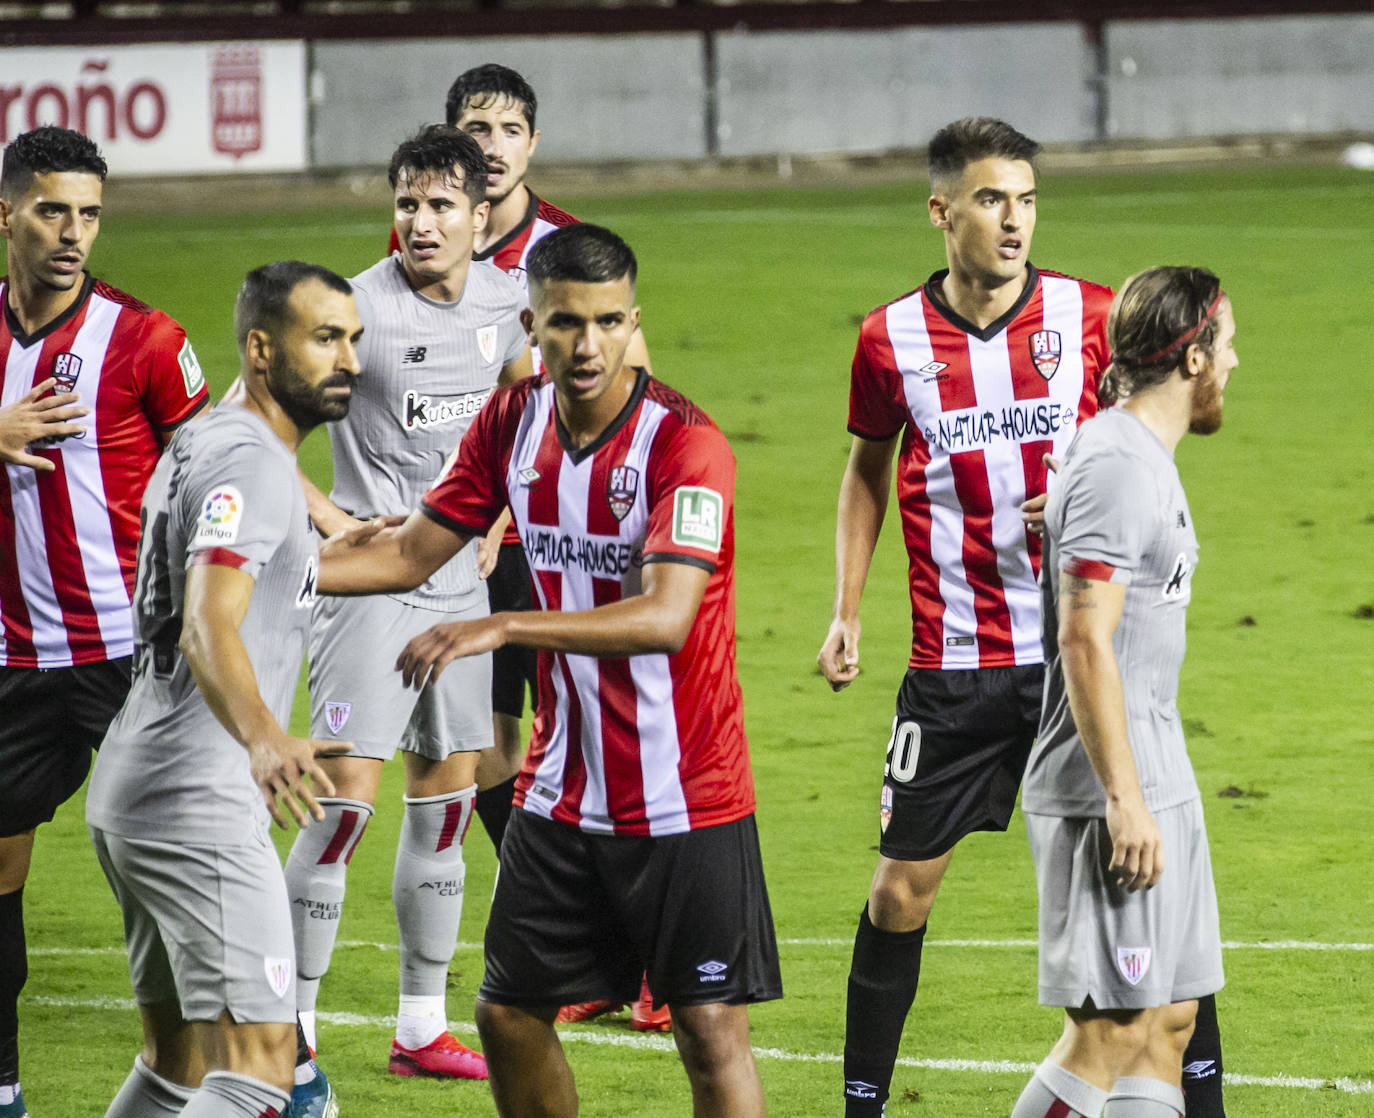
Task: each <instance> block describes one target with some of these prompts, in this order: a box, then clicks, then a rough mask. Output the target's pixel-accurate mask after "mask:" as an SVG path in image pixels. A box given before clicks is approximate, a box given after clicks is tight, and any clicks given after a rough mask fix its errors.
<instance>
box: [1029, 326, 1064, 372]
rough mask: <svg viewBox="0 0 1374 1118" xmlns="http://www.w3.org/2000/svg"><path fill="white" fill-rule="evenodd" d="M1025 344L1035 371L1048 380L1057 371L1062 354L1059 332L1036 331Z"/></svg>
mask: <svg viewBox="0 0 1374 1118" xmlns="http://www.w3.org/2000/svg"><path fill="white" fill-rule="evenodd" d="M1027 344H1028V345H1029V346H1030V355H1031V360H1032V361H1033V362H1035V371H1036V372H1037V373H1039V374H1040V375H1041V376H1042V377H1044V378H1045V379H1046V380H1049V379H1050V377H1052V376H1054V374H1055V372H1056V371H1057V370H1058V368H1059V358H1060V356H1061V355H1062V353H1063V345H1062V343H1061V342H1060V340H1059V331H1058V330H1037V331H1036V332H1035V333H1034V334H1032V335H1031V336H1030V338H1029V340H1028V343H1027Z"/></svg>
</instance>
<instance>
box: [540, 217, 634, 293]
mask: <svg viewBox="0 0 1374 1118" xmlns="http://www.w3.org/2000/svg"><path fill="white" fill-rule="evenodd" d="M525 270H526V272H527V274H528V275H529V280H530V283H531V284H542V283H547V282H548V281H549V280H571V281H572V282H573V283H614V282H615V281H616V280H618V279H623V278H624V277H625V276H629V277H630V287H631V288H633V287H634V285H635V278H636V277H637V276H638V274H639V264H638V262H636V260H635V254H634V252H633V250H631V248H630V246H629V245H627V244H626V243H625V242H624V241H622V240H621V239H620V238H619V237H617V236H616V235H615V234H614V233H612V232H611V231H610V230H609V229H603V228H602V227H601V226H600V225H565V226H563V227H562V228H561V229H555V230H554V231H553V232H552V233H550V234H548V235H547V236H545V237H542V238H541V239H540V240H539V242H538V243H537V244H536V245H535V246H534V248H532V249H530V255H529V258H528V259H527V260H526V261H525Z"/></svg>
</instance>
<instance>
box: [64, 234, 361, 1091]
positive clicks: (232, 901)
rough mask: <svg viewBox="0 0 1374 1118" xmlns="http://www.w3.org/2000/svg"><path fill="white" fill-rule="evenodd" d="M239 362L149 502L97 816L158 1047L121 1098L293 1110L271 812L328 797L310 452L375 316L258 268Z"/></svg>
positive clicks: (91, 805) (148, 1050)
mask: <svg viewBox="0 0 1374 1118" xmlns="http://www.w3.org/2000/svg"><path fill="white" fill-rule="evenodd" d="M234 329H235V334H236V336H237V339H238V346H239V353H240V368H239V378H238V380H237V381H235V383H234V384H233V386H231V388H230V389H229V392H228V393H227V394H226V396H225V399H224V401H223V402H221V404H220V405H219V406H218V407H216V408H215V409H214V410H213V411H212V412H211V413H210V414H209V415H208V416H207V417H206V418H205V419H203V420H201V421H199V422H197V423H195V424H192V425H191V426H189V427H187V428H186V429H185V430H183V431H182V432H180V433H179V434H178V436H177V438H176V440H175V441H174V442H173V443H172V445H171V447H170V448H169V449H168V451H167V454H166V455H165V456H164V457H163V460H162V461H161V462H160V463H159V464H158V468H157V471H156V472H155V474H154V475H153V480H152V482H151V483H150V484H149V486H148V493H147V496H146V498H145V500H144V503H143V523H144V532H143V538H142V541H141V542H140V545H139V561H138V581H137V585H136V589H135V600H134V618H135V621H134V624H135V632H136V639H137V643H136V652H135V657H134V659H135V665H136V666H135V668H134V683H133V687H132V689H131V691H130V693H129V700H128V702H127V703H126V704H125V706H124V708H123V709H122V710H121V711H120V713H119V715H118V716H117V717H116V718H115V720H114V722H113V723H112V724H111V726H110V730H109V733H108V734H107V735H106V737H105V741H104V743H103V745H102V747H101V750H100V754H99V757H98V759H97V761H96V764H95V772H94V773H93V774H92V777H91V786H90V789H89V792H88V794H87V800H86V821H87V823H88V824H89V825H90V829H91V837H92V840H93V841H94V843H95V847H96V853H97V855H98V856H99V858H100V864H101V867H102V868H103V869H104V871H105V875H106V877H107V878H108V879H109V882H110V886H111V888H112V889H113V890H114V893H115V896H116V898H117V899H118V900H119V904H120V908H121V910H122V912H123V916H124V937H125V941H126V943H127V945H128V949H129V975H130V979H131V981H132V983H133V987H134V994H135V997H136V1000H137V1001H138V1005H139V1012H140V1014H141V1016H142V1021H143V1035H144V1047H143V1051H142V1053H140V1055H139V1056H138V1057H136V1058H135V1061H134V1068H133V1071H131V1072H130V1073H129V1076H128V1078H127V1079H126V1080H125V1082H124V1086H123V1087H122V1088H121V1089H120V1091H119V1094H118V1095H117V1096H116V1097H115V1099H114V1101H113V1102H112V1103H111V1104H110V1108H109V1110H108V1111H107V1112H106V1115H107V1118H154V1116H157V1115H165V1114H169V1113H171V1114H175V1113H178V1112H179V1113H181V1114H183V1115H185V1116H186V1118H192V1116H196V1118H211V1116H213V1118H230V1116H242V1118H277V1116H279V1115H282V1114H283V1113H285V1111H286V1108H287V1106H288V1104H289V1102H290V1099H291V1093H292V1089H293V1086H294V1069H295V1062H296V1016H295V998H294V993H295V966H294V962H293V957H294V952H293V943H292V933H291V915H290V905H289V902H288V901H287V896H286V884H285V881H284V880H283V877H282V870H281V863H280V862H279V861H278V860H277V856H276V852H275V850H274V849H273V846H272V842H271V839H270V837H269V835H268V814H269V812H270V814H271V816H272V818H274V819H275V820H276V822H277V823H278V824H279V825H280V826H282V827H285V826H287V825H288V824H287V819H288V816H289V817H291V818H294V819H295V820H296V822H297V823H298V824H299V825H300V826H302V827H305V826H307V825H308V822H309V821H308V815H313V816H314V817H315V818H316V819H320V818H322V817H323V812H322V811H321V810H320V807H319V804H318V803H317V802H316V800H315V797H314V795H313V793H312V792H311V790H310V788H309V786H308V785H307V784H306V783H304V781H303V780H302V777H307V776H308V777H309V778H310V780H311V781H313V782H314V783H315V784H316V785H317V786H318V787H319V788H320V789H321V791H324V792H328V791H330V784H329V780H328V777H327V776H326V775H325V773H324V772H323V771H322V769H321V768H320V766H319V764H318V762H317V761H316V759H315V758H316V755H317V754H318V753H320V752H321V751H323V750H337V749H340V748H347V746H346V745H342V744H340V743H336V742H332V741H331V742H318V741H307V740H303V739H300V738H293V737H291V736H289V735H288V734H287V733H286V731H285V730H283V729H282V727H283V726H284V725H285V723H286V721H287V719H288V718H289V717H290V713H291V700H292V697H293V696H294V694H295V690H296V679H297V676H298V674H299V672H300V663H301V656H302V654H303V653H304V650H305V641H306V637H307V634H308V632H309V621H310V612H309V611H310V606H311V604H312V602H313V601H314V599H315V587H316V580H317V578H318V568H319V545H318V540H317V538H316V536H315V534H314V531H313V530H312V528H311V525H310V520H309V517H308V515H307V512H306V499H305V493H304V491H303V490H302V488H301V485H300V483H299V481H298V480H297V474H296V449H297V447H299V445H300V442H301V440H302V439H303V438H304V437H305V435H306V434H307V432H309V431H310V430H311V429H312V428H313V427H315V426H317V425H318V424H319V423H321V422H324V421H326V420H331V419H338V418H340V417H341V416H342V415H344V414H345V413H346V412H347V411H348V406H349V397H350V394H351V392H352V386H353V384H354V382H355V381H356V380H357V377H358V358H357V351H356V346H357V343H358V339H359V337H360V336H361V334H362V324H361V323H360V322H359V320H358V314H357V310H356V308H355V307H354V304H353V298H352V296H351V294H350V291H349V286H348V283H347V281H345V280H343V279H341V278H340V277H338V276H336V275H334V274H333V273H332V272H328V271H326V270H325V269H323V268H318V267H315V266H313V265H309V264H301V263H298V262H295V261H288V262H284V263H278V264H271V265H267V266H266V267H263V268H258V269H256V270H255V271H253V272H250V273H249V274H248V277H247V279H246V280H245V281H244V284H243V287H242V288H241V290H240V292H239V297H238V302H237V305H236V307H235V311H234Z"/></svg>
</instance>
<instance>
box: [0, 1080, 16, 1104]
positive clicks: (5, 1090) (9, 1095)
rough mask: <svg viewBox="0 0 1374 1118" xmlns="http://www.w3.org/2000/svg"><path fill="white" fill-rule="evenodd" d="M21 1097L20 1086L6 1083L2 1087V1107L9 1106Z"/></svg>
mask: <svg viewBox="0 0 1374 1118" xmlns="http://www.w3.org/2000/svg"><path fill="white" fill-rule="evenodd" d="M18 1097H19V1084H18V1083H6V1084H4V1085H2V1086H0V1106H9V1104H10V1103H12V1102H14V1100H15V1099H17V1098H18Z"/></svg>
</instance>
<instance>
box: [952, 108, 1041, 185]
mask: <svg viewBox="0 0 1374 1118" xmlns="http://www.w3.org/2000/svg"><path fill="white" fill-rule="evenodd" d="M926 154H927V159H928V161H929V163H930V181H931V185H932V186H934V184H936V183H948V182H950V181H951V180H953V179H957V178H958V177H959V176H960V175H962V174H963V173H964V168H965V167H967V166H968V165H969V164H970V163H974V162H977V161H978V160H979V159H994V158H996V159H1020V160H1024V161H1025V162H1027V163H1030V164H1032V165H1033V164H1034V163H1035V157H1036V156H1037V155H1039V154H1040V145H1039V144H1037V143H1036V142H1035V141H1034V140H1032V139H1031V138H1030V137H1029V136H1023V135H1022V134H1021V133H1020V132H1018V131H1017V130H1016V129H1015V128H1013V127H1012V126H1011V125H1010V124H1008V123H1007V122H1006V121H1003V120H998V119H996V118H995V117H990V116H966V117H964V119H963V120H956V121H955V122H954V123H953V124H946V125H945V126H944V127H943V128H941V129H940V131H938V132H936V133H935V135H934V136H932V137H931V140H930V147H929V148H928V149H927V153H926Z"/></svg>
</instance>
